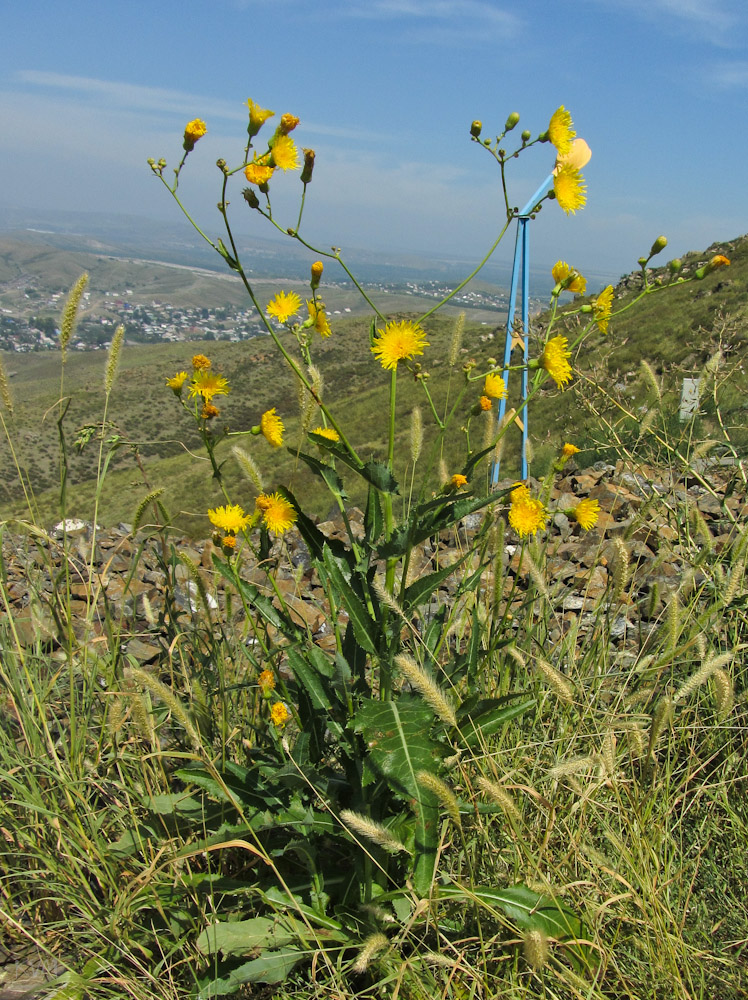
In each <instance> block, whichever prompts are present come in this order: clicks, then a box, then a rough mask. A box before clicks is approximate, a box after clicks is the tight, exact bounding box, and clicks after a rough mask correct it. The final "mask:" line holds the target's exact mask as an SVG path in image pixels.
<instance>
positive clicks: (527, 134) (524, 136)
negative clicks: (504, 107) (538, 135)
mask: <svg viewBox="0 0 748 1000" xmlns="http://www.w3.org/2000/svg"><path fill="white" fill-rule="evenodd" d="M531 136H532V132H531V131H530V130H529V129H528V128H526V129H525V131H524V132H523V133H522V135H521V136H520V138H521V139H522V142H529V141H530V137H531Z"/></svg>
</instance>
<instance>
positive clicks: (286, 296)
mask: <svg viewBox="0 0 748 1000" xmlns="http://www.w3.org/2000/svg"><path fill="white" fill-rule="evenodd" d="M300 308H301V299H300V298H299V296H298V295H297V294H296V292H278V294H277V295H274V296H273V298H272V299H271V300H270V301H269V302H268V304H267V311H268V315H270V316H275V318H276V319H277V320H278V322H279V323H286V322H287V321H288V320H289V319H290V318H291V316H293V315H295V314H296V313H297V312H298V311H299V309H300Z"/></svg>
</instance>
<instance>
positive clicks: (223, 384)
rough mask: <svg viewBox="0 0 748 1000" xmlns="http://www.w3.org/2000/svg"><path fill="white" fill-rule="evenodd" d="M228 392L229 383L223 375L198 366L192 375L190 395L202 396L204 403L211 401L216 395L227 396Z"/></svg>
mask: <svg viewBox="0 0 748 1000" xmlns="http://www.w3.org/2000/svg"><path fill="white" fill-rule="evenodd" d="M228 392H229V383H228V380H227V379H225V378H224V377H223V375H216V373H215V372H212V371H209V370H207V369H199V368H198V370H197V371H196V372H195V374H194V375H193V376H192V381H191V382H190V396H191V397H192V396H201V397H202V399H203V402H204V403H209V402H210V401H211V399H212V398H213V397H214V396H225V395H226V394H227V393H228Z"/></svg>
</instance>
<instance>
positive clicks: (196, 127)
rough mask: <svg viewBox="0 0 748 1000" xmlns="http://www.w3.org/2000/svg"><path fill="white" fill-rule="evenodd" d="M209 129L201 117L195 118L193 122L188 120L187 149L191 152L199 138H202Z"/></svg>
mask: <svg viewBox="0 0 748 1000" xmlns="http://www.w3.org/2000/svg"><path fill="white" fill-rule="evenodd" d="M207 131H208V129H207V127H206V125H205V122H204V121H203V120H202V119H201V118H195V119H193V120H192V121H191V122H187V125H186V126H185V130H184V149H185V151H186V152H188V153H191V152H192V150H193V149H194V148H195V143H196V142H197V140H198V139H202V137H203V136H204V135H205V133H206V132H207Z"/></svg>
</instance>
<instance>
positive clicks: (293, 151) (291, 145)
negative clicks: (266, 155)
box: [270, 135, 299, 170]
mask: <svg viewBox="0 0 748 1000" xmlns="http://www.w3.org/2000/svg"><path fill="white" fill-rule="evenodd" d="M270 154H271V156H272V158H273V163H274V164H275V166H276V167H280V168H281V170H296V169H297V168H298V166H299V151H298V149H297V148H296V143H295V142H294V141H293V139H292V138H291V136H290V135H279V136H278V137H277V138H276V140H275V141H274V142H273V148H272V149H271V151H270Z"/></svg>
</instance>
